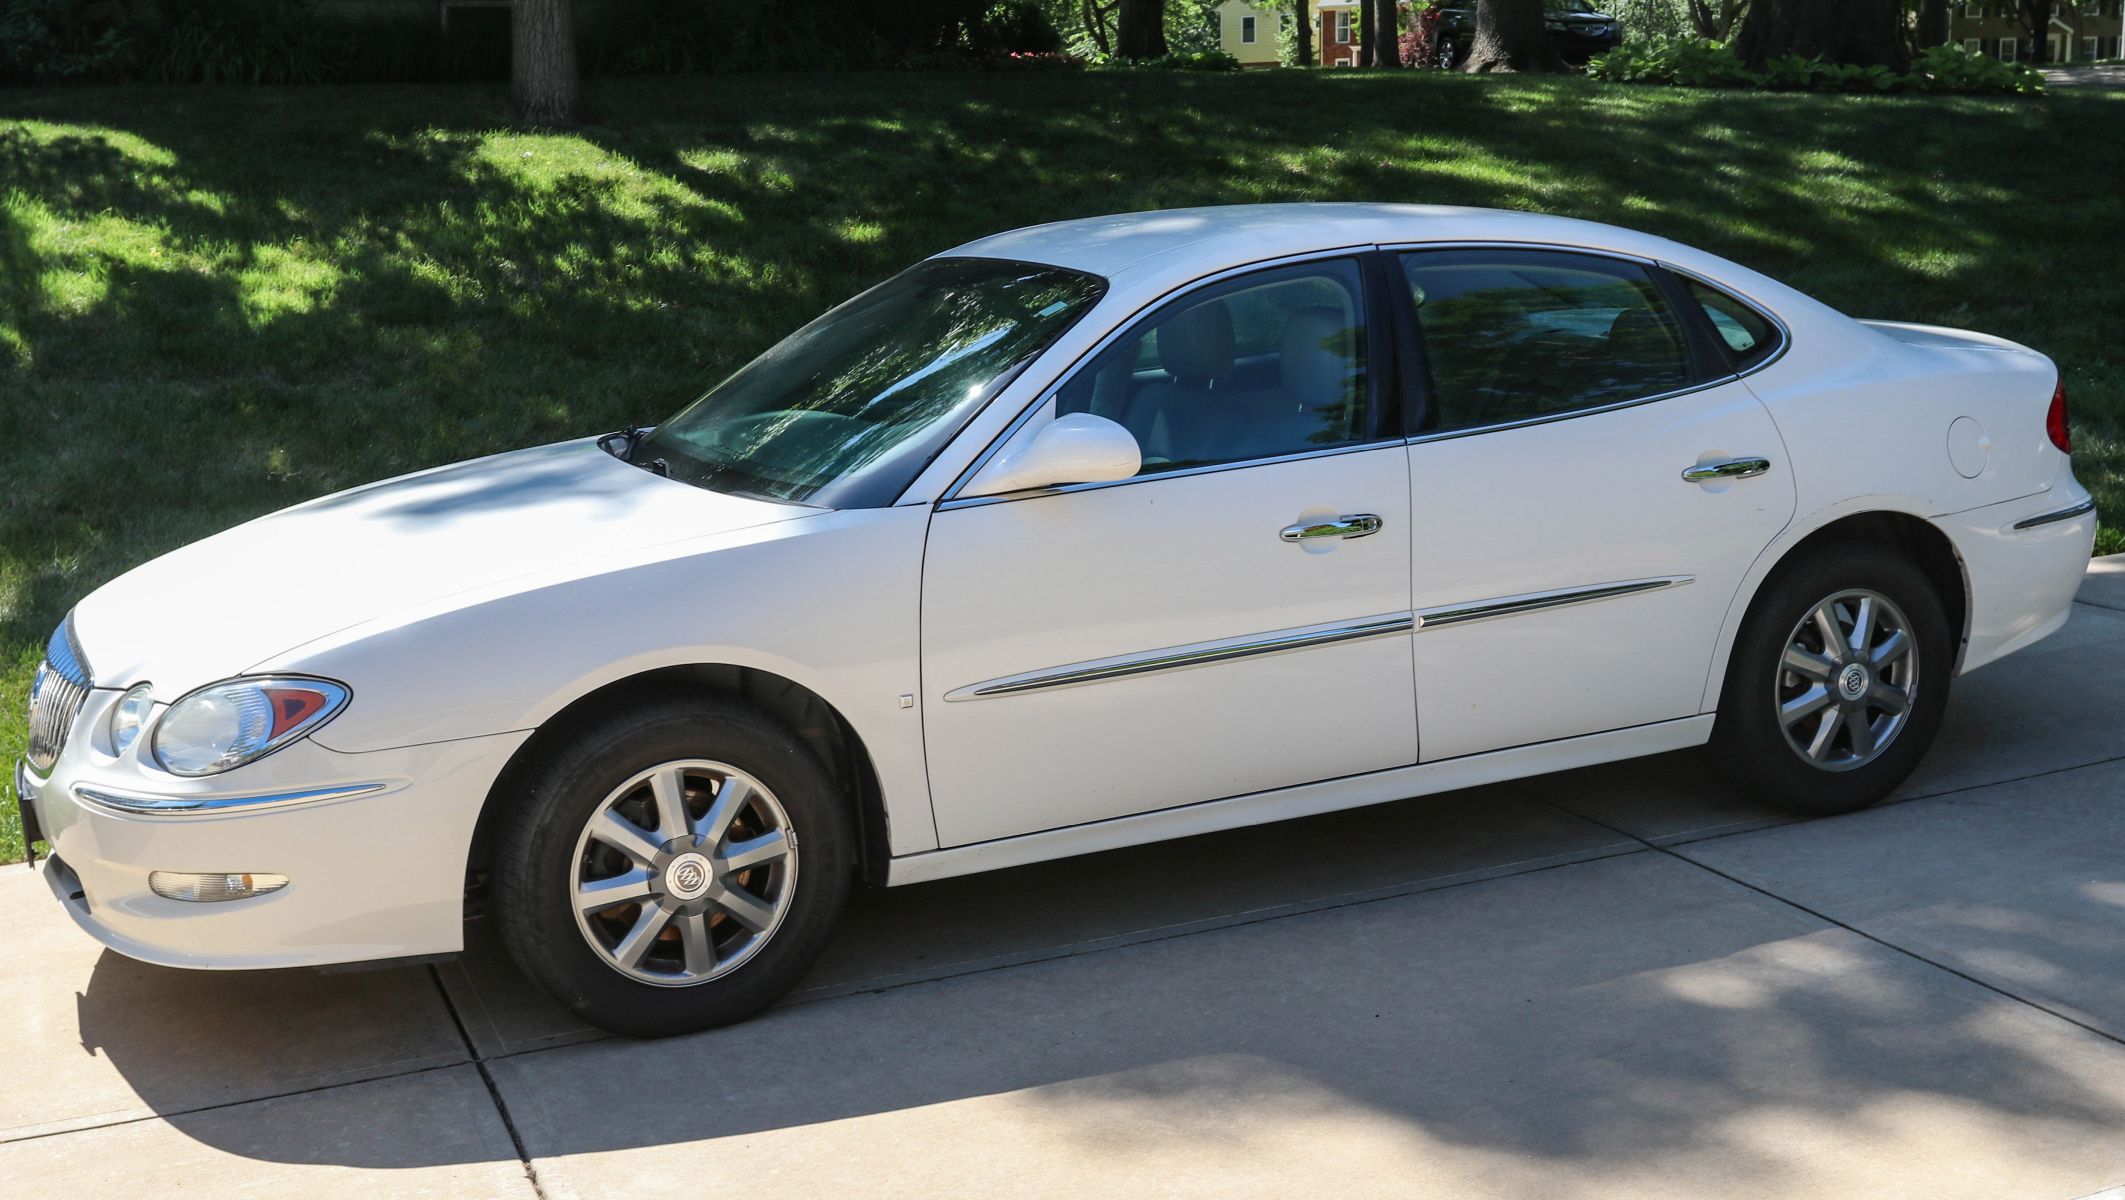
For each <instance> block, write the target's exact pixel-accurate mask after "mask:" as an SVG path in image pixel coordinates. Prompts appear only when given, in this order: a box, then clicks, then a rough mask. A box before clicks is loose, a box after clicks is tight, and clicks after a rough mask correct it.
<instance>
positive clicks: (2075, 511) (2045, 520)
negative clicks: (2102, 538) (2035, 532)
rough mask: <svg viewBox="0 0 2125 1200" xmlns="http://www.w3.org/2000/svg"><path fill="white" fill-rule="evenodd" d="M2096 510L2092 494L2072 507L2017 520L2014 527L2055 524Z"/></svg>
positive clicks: (2024, 527)
mask: <svg viewBox="0 0 2125 1200" xmlns="http://www.w3.org/2000/svg"><path fill="white" fill-rule="evenodd" d="M2094 511H2095V497H2093V496H2090V497H2089V498H2088V499H2086V500H2083V501H2081V502H2080V503H2079V504H2076V505H2073V506H2072V507H2071V508H2062V509H2059V510H2058V511H2057V512H2048V513H2038V514H2037V515H2036V516H2033V517H2030V518H2028V519H2026V520H2021V521H2016V522H2015V523H2014V528H2015V529H2016V530H2017V531H2020V530H2023V529H2035V528H2036V527H2037V526H2039V525H2055V524H2057V523H2058V522H2060V521H2071V520H2073V519H2074V518H2075V517H2085V516H2087V515H2088V514H2089V513H2092V512H2094Z"/></svg>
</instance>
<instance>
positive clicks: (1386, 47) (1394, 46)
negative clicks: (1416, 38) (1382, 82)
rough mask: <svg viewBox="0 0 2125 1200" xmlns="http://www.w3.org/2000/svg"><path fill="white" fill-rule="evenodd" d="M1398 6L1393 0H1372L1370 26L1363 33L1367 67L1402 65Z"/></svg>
mask: <svg viewBox="0 0 2125 1200" xmlns="http://www.w3.org/2000/svg"><path fill="white" fill-rule="evenodd" d="M1399 9H1400V6H1399V5H1397V4H1396V3H1395V0H1373V2H1372V26H1371V27H1370V29H1368V30H1367V31H1366V34H1365V65H1366V66H1368V67H1389V68H1392V67H1399V66H1401V65H1402V31H1401V30H1399V29H1396V28H1395V26H1396V25H1398V24H1400V23H1401V22H1400V20H1399Z"/></svg>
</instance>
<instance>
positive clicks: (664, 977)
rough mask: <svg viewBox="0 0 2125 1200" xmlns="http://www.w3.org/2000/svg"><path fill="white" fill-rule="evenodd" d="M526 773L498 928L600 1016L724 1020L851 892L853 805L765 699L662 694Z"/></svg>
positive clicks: (787, 981)
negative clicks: (759, 707)
mask: <svg viewBox="0 0 2125 1200" xmlns="http://www.w3.org/2000/svg"><path fill="white" fill-rule="evenodd" d="M520 775H521V777H524V778H526V779H527V780H528V782H529V786H528V789H527V792H526V794H524V795H523V796H521V797H518V798H516V800H517V805H516V808H515V811H513V812H511V813H509V814H508V816H507V820H508V824H507V825H505V826H504V827H503V829H502V831H501V835H500V838H499V842H498V846H497V850H496V854H495V863H494V881H495V901H496V905H495V907H496V914H497V918H498V920H499V923H500V926H501V932H502V937H503V940H504V942H506V943H507V945H508V946H509V949H510V952H511V954H512V955H513V956H514V957H515V958H516V960H517V962H518V964H519V965H520V966H521V967H523V969H524V971H525V973H526V974H527V975H529V976H531V978H532V979H533V980H534V981H536V982H537V983H538V984H539V985H540V986H542V987H543V988H545V989H546V991H547V992H549V993H550V994H552V995H553V997H554V998H555V999H556V1000H559V1001H560V1002H561V1003H562V1004H564V1005H566V1006H567V1007H568V1008H569V1009H571V1010H572V1011H574V1012H575V1013H576V1015H578V1016H580V1017H582V1018H583V1019H584V1020H586V1021H589V1022H590V1023H591V1024H594V1025H597V1026H600V1027H601V1028H604V1029H609V1030H612V1031H614V1032H617V1033H629V1034H635V1035H639V1036H650V1037H659V1036H664V1035H667V1034H674V1033H684V1032H688V1031H691V1030H696V1029H706V1028H709V1027H711V1026H716V1025H723V1024H728V1023H729V1022H732V1021H736V1020H739V1019H741V1018H743V1017H745V1016H748V1015H750V1014H751V1013H753V1012H755V1011H757V1010H759V1009H760V1008H762V1007H764V1006H766V1005H767V1004H768V1003H770V1002H772V1001H773V1000H774V999H775V998H776V997H777V996H779V995H781V994H782V993H783V992H784V991H785V990H787V989H788V988H789V987H790V986H791V985H792V984H794V983H795V982H796V981H797V980H798V978H800V977H801V976H802V975H803V973H804V971H805V969H806V968H807V967H809V966H810V965H811V963H812V961H813V959H814V958H816V957H817V956H818V953H819V951H820V950H821V949H822V948H824V946H825V944H826V940H827V938H828V937H829V936H830V935H831V933H832V930H833V927H834V923H835V920H836V918H837V917H838V915H839V912H840V909H841V905H842V902H843V900H844V899H845V898H846V896H847V894H848V887H849V877H850V872H851V863H852V855H851V851H850V843H851V840H852V839H851V837H850V834H849V831H848V819H847V815H846V813H847V810H846V807H845V806H844V805H843V804H842V802H841V799H840V797H839V796H838V795H836V794H835V791H834V788H833V786H832V782H831V780H830V779H829V778H828V777H827V775H826V772H825V771H824V770H823V769H822V768H821V767H820V765H819V763H818V760H817V759H816V758H814V757H813V755H812V754H811V752H810V750H809V749H808V748H807V747H806V746H805V745H804V743H803V742H802V741H800V740H799V739H798V738H797V737H796V736H795V735H794V734H792V733H790V732H789V731H788V730H786V729H784V728H783V727H782V726H780V725H779V724H777V723H775V722H774V721H772V720H770V719H769V718H767V717H766V716H764V715H763V714H760V713H758V712H755V711H754V710H752V709H749V708H746V707H744V706H742V705H738V704H734V703H731V702H728V701H724V700H720V699H716V698H710V697H696V696H672V697H668V698H665V699H663V700H661V701H658V702H654V703H650V704H646V705H642V706H639V707H635V708H630V709H627V710H625V711H614V712H611V713H608V714H606V715H605V716H604V717H602V718H600V719H597V720H594V721H592V722H590V723H588V724H586V725H585V726H583V727H581V728H579V729H577V730H575V731H573V732H572V733H571V734H569V735H566V736H564V737H563V738H562V739H561V740H559V741H558V742H556V743H554V744H553V745H551V746H549V747H547V748H546V749H545V750H544V751H543V752H542V753H541V754H540V756H539V758H538V759H537V760H535V761H534V762H532V763H530V764H527V767H526V768H525V770H523V771H522V772H521V773H520ZM505 799H506V798H505Z"/></svg>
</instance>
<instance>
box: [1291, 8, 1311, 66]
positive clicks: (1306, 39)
mask: <svg viewBox="0 0 2125 1200" xmlns="http://www.w3.org/2000/svg"><path fill="white" fill-rule="evenodd" d="M1306 5H1307V0H1291V13H1292V16H1293V17H1294V18H1296V19H1297V21H1298V23H1299V24H1298V31H1297V32H1298V59H1299V61H1298V65H1299V66H1302V67H1310V66H1312V65H1313V14H1312V13H1310V12H1308V11H1307V10H1306Z"/></svg>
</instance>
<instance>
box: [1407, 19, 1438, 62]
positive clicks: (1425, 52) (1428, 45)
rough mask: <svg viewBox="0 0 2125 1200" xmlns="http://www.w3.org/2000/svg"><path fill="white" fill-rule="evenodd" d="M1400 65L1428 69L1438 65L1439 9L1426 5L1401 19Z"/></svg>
mask: <svg viewBox="0 0 2125 1200" xmlns="http://www.w3.org/2000/svg"><path fill="white" fill-rule="evenodd" d="M1401 42H1402V65H1403V66H1405V67H1421V68H1424V69H1426V70H1429V69H1430V68H1432V67H1436V66H1438V65H1439V10H1438V9H1437V8H1434V7H1430V6H1427V7H1425V8H1421V9H1418V10H1417V12H1416V14H1415V15H1414V16H1405V18H1404V19H1403V21H1402V34H1401Z"/></svg>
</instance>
